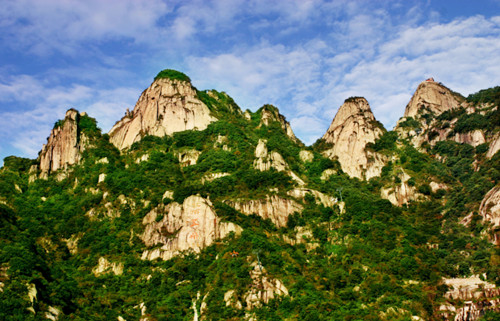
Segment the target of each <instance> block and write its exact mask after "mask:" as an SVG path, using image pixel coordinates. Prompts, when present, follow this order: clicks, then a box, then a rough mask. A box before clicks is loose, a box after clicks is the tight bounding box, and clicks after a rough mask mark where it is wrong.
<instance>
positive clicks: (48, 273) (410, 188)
mask: <svg viewBox="0 0 500 321" xmlns="http://www.w3.org/2000/svg"><path fill="white" fill-rule="evenodd" d="M443 92H444V93H443ZM499 105H500V87H494V88H489V89H485V90H482V91H479V92H478V93H475V94H472V95H469V96H468V97H466V98H465V97H462V96H460V95H459V94H456V93H453V92H452V91H451V90H449V89H447V88H446V87H444V86H443V85H441V84H439V83H436V82H434V81H428V82H424V83H423V84H421V85H420V86H419V87H418V89H417V91H416V92H415V94H414V96H413V97H412V99H411V101H410V103H409V104H408V107H407V109H406V112H405V115H404V116H403V117H402V118H401V120H400V121H399V122H398V124H397V126H396V128H395V129H394V130H392V131H387V130H386V129H384V128H383V126H382V125H381V124H380V123H379V122H377V121H376V119H375V117H374V115H373V113H372V112H371V109H370V106H369V104H368V102H367V101H366V99H364V98H361V97H352V98H348V99H347V100H346V101H345V102H344V104H343V105H342V106H341V107H340V108H339V110H338V112H337V115H336V116H335V118H334V119H333V121H332V123H331V125H330V127H329V128H328V130H327V132H326V133H325V135H324V136H323V137H322V138H320V139H319V140H318V141H317V142H316V143H315V144H314V145H313V146H305V145H304V144H303V143H302V142H300V140H299V139H298V138H297V137H296V136H295V135H294V133H293V130H292V128H291V126H290V124H289V123H288V121H287V120H286V118H285V117H284V116H283V115H282V114H281V113H280V111H279V109H278V108H277V107H275V106H272V105H264V106H262V107H261V108H259V109H258V110H256V111H255V112H251V111H249V110H246V111H242V110H241V108H240V107H239V106H238V105H237V104H236V103H235V102H234V100H233V99H232V98H231V97H230V96H229V95H227V94H226V93H224V92H218V91H216V90H198V89H196V88H194V87H193V86H192V85H191V83H190V80H189V77H188V76H186V75H184V74H183V73H180V72H177V71H173V70H169V69H167V70H164V71H162V72H160V73H159V74H158V76H157V77H156V78H155V80H154V81H153V83H152V84H151V85H150V87H149V88H147V89H146V90H145V91H144V92H143V93H142V95H141V96H140V98H139V100H138V102H137V104H136V107H135V108H134V110H133V111H132V112H127V113H126V115H125V117H124V118H122V119H121V120H119V121H118V122H117V123H116V125H115V126H114V127H113V128H112V129H111V131H110V132H109V133H107V134H103V133H102V132H101V130H100V129H99V128H98V127H97V123H96V121H95V119H93V118H91V117H90V116H88V115H86V114H84V113H80V112H78V111H76V110H75V109H70V110H68V112H67V113H66V116H65V117H64V119H62V120H60V121H58V122H57V123H56V124H55V126H54V129H53V130H52V132H51V133H50V136H49V138H48V140H47V144H46V145H44V146H43V147H42V150H41V152H40V154H39V157H38V158H37V159H33V160H32V159H25V158H19V157H15V156H9V157H7V158H5V160H4V166H3V167H2V168H1V169H0V319H2V320H45V319H48V320H67V319H68V320H69V319H76V320H120V321H123V320H365V319H366V320H497V319H498V317H499V313H500V311H499V308H498V307H499V306H500V269H499V266H500V252H499V246H500V243H499V239H500V231H499V226H500V207H499V206H498V204H499V198H500V153H498V149H499V144H500V143H499V135H500V126H499V125H500V118H499V117H500V116H499V115H500V111H499ZM435 132H436V133H437V134H435ZM476 132H480V133H481V135H482V136H481V137H483V140H482V141H479V140H477V139H476V138H477V137H479V136H478V135H479V134H475V133H476ZM471 137H472V138H474V139H470V138H471Z"/></svg>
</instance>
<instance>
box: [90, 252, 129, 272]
mask: <svg viewBox="0 0 500 321" xmlns="http://www.w3.org/2000/svg"><path fill="white" fill-rule="evenodd" d="M92 273H94V275H95V276H99V275H102V274H106V273H113V274H114V275H121V274H123V263H121V262H118V263H117V262H110V261H108V260H107V259H106V258H105V257H102V256H101V257H100V258H99V262H98V263H97V266H96V267H94V268H93V269H92Z"/></svg>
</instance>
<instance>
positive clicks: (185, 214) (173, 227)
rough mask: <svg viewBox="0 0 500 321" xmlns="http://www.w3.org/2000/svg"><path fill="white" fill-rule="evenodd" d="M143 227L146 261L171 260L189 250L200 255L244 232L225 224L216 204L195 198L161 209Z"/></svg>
mask: <svg viewBox="0 0 500 321" xmlns="http://www.w3.org/2000/svg"><path fill="white" fill-rule="evenodd" d="M162 216H163V217H162ZM142 223H143V224H144V225H145V229H144V232H143V233H142V235H141V239H142V240H143V242H144V244H145V245H146V246H147V247H148V248H149V249H147V250H145V251H144V252H143V253H142V259H143V260H154V259H156V258H161V259H163V260H168V259H171V258H172V257H174V256H176V255H179V254H180V253H181V252H183V251H187V250H191V251H194V252H200V250H201V249H203V248H205V247H207V246H209V245H210V244H212V243H213V242H214V241H215V240H217V239H221V238H224V237H225V236H226V235H228V234H229V233H230V232H236V233H240V232H241V231H242V229H241V228H240V227H239V226H237V225H235V224H233V223H226V222H221V221H220V219H219V218H218V217H217V215H216V213H215V211H214V209H213V206H212V203H211V202H210V201H209V200H206V199H204V198H202V197H200V196H194V195H193V196H190V197H188V198H186V199H185V200H184V202H183V203H182V204H179V203H176V202H173V203H170V204H168V205H159V206H158V207H156V208H154V209H153V210H151V211H150V212H149V213H148V214H147V215H146V216H145V217H144V219H143V221H142Z"/></svg>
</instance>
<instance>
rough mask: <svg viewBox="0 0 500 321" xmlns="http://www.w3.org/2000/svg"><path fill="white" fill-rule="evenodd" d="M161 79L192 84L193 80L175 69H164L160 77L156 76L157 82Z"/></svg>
mask: <svg viewBox="0 0 500 321" xmlns="http://www.w3.org/2000/svg"><path fill="white" fill-rule="evenodd" d="M161 78H166V79H171V80H180V81H187V82H191V79H190V78H189V77H188V76H187V75H186V74H184V73H182V72H180V71H177V70H173V69H164V70H162V71H160V72H159V73H158V75H156V77H155V80H157V79H161Z"/></svg>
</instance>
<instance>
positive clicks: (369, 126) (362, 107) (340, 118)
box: [322, 97, 384, 179]
mask: <svg viewBox="0 0 500 321" xmlns="http://www.w3.org/2000/svg"><path fill="white" fill-rule="evenodd" d="M383 131H384V129H383V126H382V125H381V124H380V123H379V122H377V121H376V120H375V116H374V115H373V113H372V111H371V109H370V105H369V104H368V101H367V100H366V99H365V98H363V97H351V98H348V99H346V100H345V102H344V104H343V105H342V106H340V108H339V110H338V111H337V114H336V115H335V118H334V119H333V121H332V123H331V125H330V127H329V128H328V130H327V131H326V133H325V134H324V135H323V137H322V139H323V140H324V141H325V142H326V143H328V144H331V145H332V146H333V147H332V148H330V149H328V150H326V151H324V152H323V154H324V155H325V156H327V157H330V158H338V160H339V162H340V165H341V166H342V170H343V171H344V172H346V173H347V174H349V175H350V176H352V177H358V178H366V179H369V178H371V177H374V176H377V175H379V174H380V171H381V169H382V166H383V161H382V160H381V159H379V157H378V155H377V154H375V153H372V152H371V151H367V150H365V149H366V145H367V144H368V143H374V142H375V140H376V139H377V138H379V137H380V136H381V135H382V134H383ZM372 154H373V155H372Z"/></svg>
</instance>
